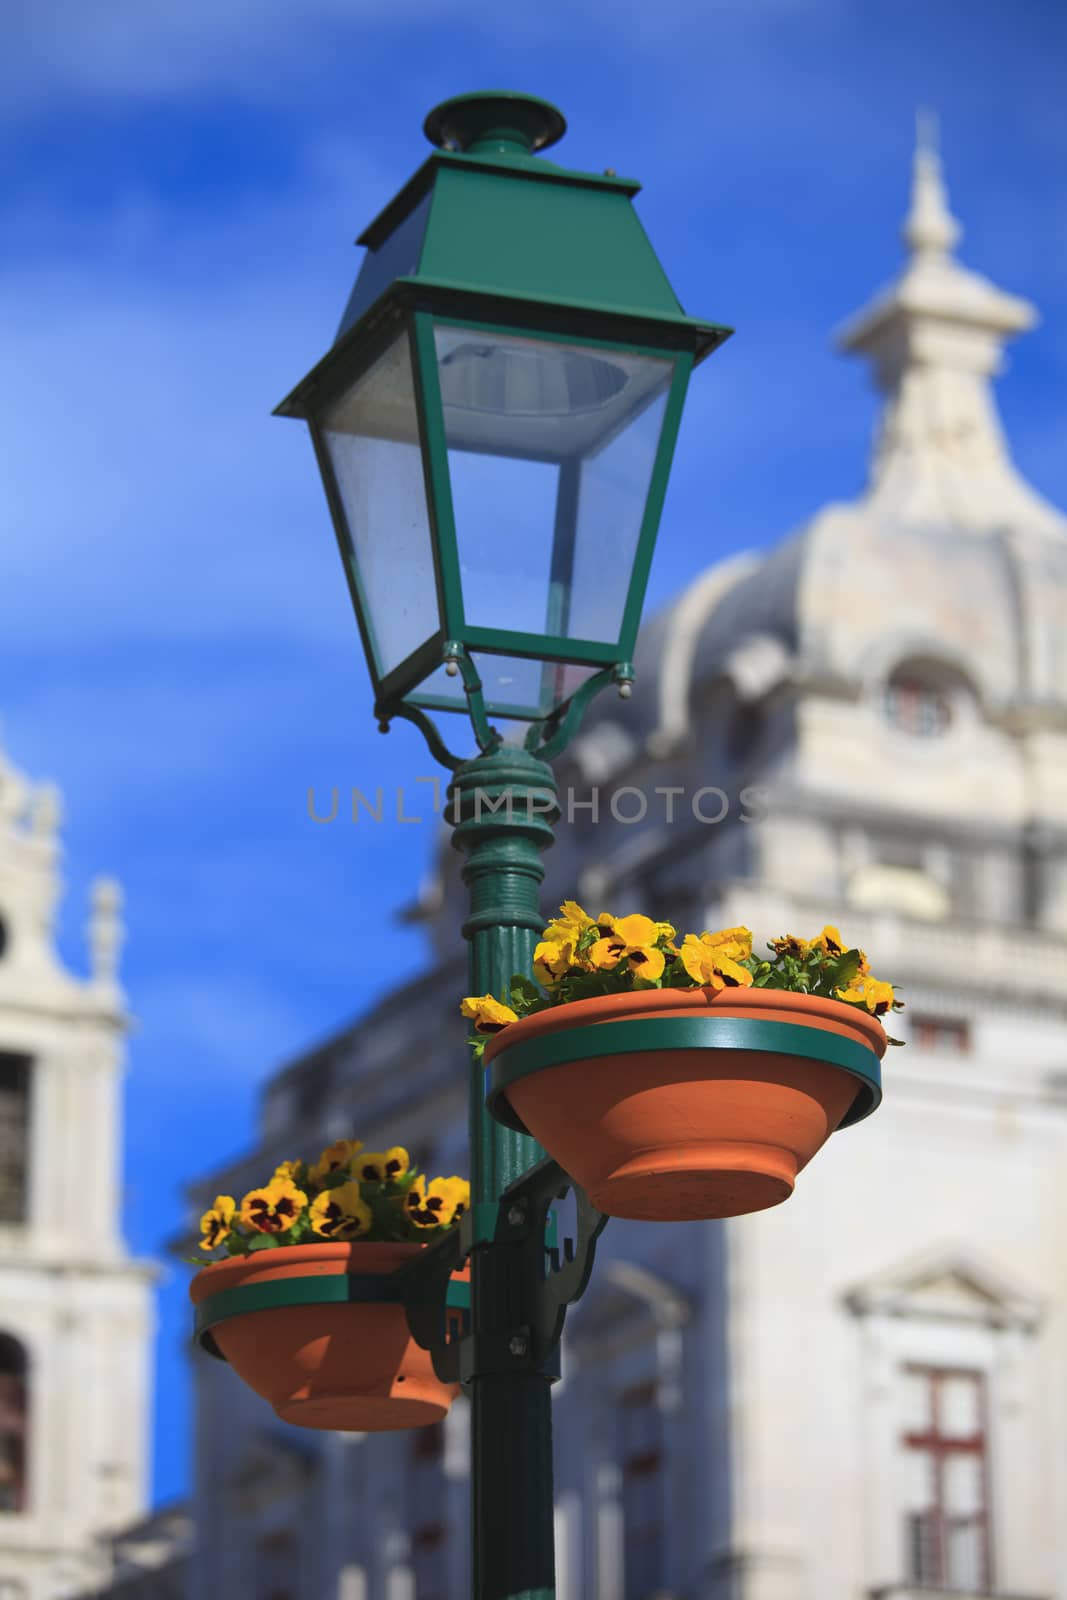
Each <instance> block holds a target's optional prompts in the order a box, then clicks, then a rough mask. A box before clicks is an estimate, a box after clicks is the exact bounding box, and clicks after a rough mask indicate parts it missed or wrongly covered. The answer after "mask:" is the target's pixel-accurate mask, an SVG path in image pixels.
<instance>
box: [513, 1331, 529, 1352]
mask: <svg viewBox="0 0 1067 1600" xmlns="http://www.w3.org/2000/svg"><path fill="white" fill-rule="evenodd" d="M529 1347H530V1341H529V1340H528V1339H527V1337H526V1335H525V1334H524V1333H513V1334H512V1335H511V1338H510V1339H509V1340H508V1350H509V1351H510V1352H511V1354H512V1355H513V1356H524V1355H525V1354H526V1352H527V1350H528V1349H529Z"/></svg>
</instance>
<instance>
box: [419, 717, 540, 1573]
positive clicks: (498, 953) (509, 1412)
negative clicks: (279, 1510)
mask: <svg viewBox="0 0 1067 1600" xmlns="http://www.w3.org/2000/svg"><path fill="white" fill-rule="evenodd" d="M447 814H448V815H449V816H450V817H451V818H453V819H454V823H455V826H454V831H453V843H454V845H455V847H456V848H457V849H458V850H460V851H461V852H462V854H463V855H464V856H465V858H466V859H465V861H464V865H463V878H464V881H465V882H466V884H467V887H468V890H469V893H470V913H469V915H468V917H467V919H466V921H465V922H464V925H463V933H464V936H465V937H466V939H467V940H468V941H469V945H470V985H471V993H472V994H486V993H492V994H494V995H498V996H499V995H505V994H507V992H508V987H509V984H510V980H511V978H512V976H513V974H514V973H516V972H524V973H525V972H529V971H530V970H531V965H532V960H533V950H534V946H535V944H536V943H537V940H538V939H539V937H540V935H541V932H542V929H543V927H544V919H543V917H542V915H541V911H540V908H539V905H538V891H539V889H540V885H541V882H542V879H543V877H544V865H543V863H542V860H541V855H542V852H543V851H544V850H546V849H547V848H548V846H549V845H550V844H551V843H552V839H553V831H552V830H553V825H554V823H555V822H556V821H557V820H558V818H559V805H558V798H557V794H556V784H555V779H554V778H553V775H552V771H551V768H549V767H547V766H546V765H545V764H544V762H541V761H538V760H537V759H536V757H534V756H532V755H530V754H529V753H528V752H526V751H523V750H515V749H511V748H506V749H502V750H498V751H496V752H494V753H493V754H491V755H483V756H480V757H478V758H477V759H476V760H474V761H470V762H466V763H464V764H463V765H462V766H461V767H459V768H457V770H456V772H455V774H454V776H453V780H452V784H451V785H450V788H449V794H448V807H447ZM469 1117H470V1161H471V1169H470V1171H471V1201H472V1206H473V1208H475V1209H477V1208H478V1207H480V1206H487V1205H490V1204H492V1205H496V1204H497V1203H498V1202H499V1199H500V1197H501V1195H502V1194H503V1192H504V1190H505V1189H507V1187H508V1186H509V1184H511V1183H513V1182H515V1181H516V1180H518V1179H520V1178H521V1177H522V1176H523V1175H524V1174H525V1173H526V1172H527V1171H528V1170H529V1169H530V1168H531V1167H532V1166H534V1164H535V1163H536V1162H538V1161H539V1160H540V1159H541V1158H542V1156H543V1152H542V1150H541V1148H540V1146H539V1145H537V1144H536V1143H535V1142H534V1141H533V1140H532V1139H530V1138H528V1137H527V1136H526V1135H525V1134H521V1133H515V1132H513V1131H511V1130H510V1129H507V1128H503V1127H501V1125H500V1124H499V1123H498V1122H496V1121H494V1119H493V1118H492V1117H491V1116H490V1115H489V1113H488V1111H487V1109H486V1105H485V1097H484V1093H483V1086H482V1072H481V1068H480V1066H479V1065H478V1064H477V1063H476V1062H475V1061H474V1060H473V1059H472V1061H471V1068H470V1097H469ZM483 1215H484V1213H483ZM511 1257H512V1252H511V1251H510V1249H509V1248H508V1247H507V1246H504V1245H499V1244H495V1245H489V1244H487V1243H485V1242H482V1243H477V1242H476V1244H475V1247H474V1248H473V1250H472V1252H471V1285H472V1310H471V1318H472V1328H473V1331H474V1334H475V1337H476V1338H477V1339H479V1340H481V1341H483V1342H489V1343H491V1344H496V1345H498V1346H499V1345H502V1346H503V1348H504V1349H505V1350H506V1349H507V1348H508V1347H509V1345H510V1341H511V1340H512V1339H513V1338H519V1339H521V1338H523V1337H525V1335H524V1334H523V1332H522V1330H521V1329H517V1328H516V1327H515V1324H514V1309H513V1297H514V1292H515V1291H514V1286H513V1285H512V1284H511V1283H510V1281H509V1277H510V1274H509V1268H510V1267H511ZM550 1384H551V1378H550V1375H549V1374H547V1373H543V1372H528V1371H526V1372H516V1373H506V1374H504V1373H484V1374H481V1375H479V1374H478V1373H477V1372H474V1373H472V1374H471V1377H470V1381H469V1385H468V1387H469V1392H470V1397H471V1517H472V1542H473V1593H474V1597H475V1600H553V1597H554V1595H555V1555H554V1548H553V1540H554V1535H553V1486H552V1398H551V1387H550Z"/></svg>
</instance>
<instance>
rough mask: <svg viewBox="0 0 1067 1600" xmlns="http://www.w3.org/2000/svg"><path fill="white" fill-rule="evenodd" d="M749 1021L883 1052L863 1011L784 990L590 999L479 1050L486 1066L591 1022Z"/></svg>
mask: <svg viewBox="0 0 1067 1600" xmlns="http://www.w3.org/2000/svg"><path fill="white" fill-rule="evenodd" d="M709 1013H710V1014H718V1015H720V1016H726V1015H730V1014H733V1015H740V1014H742V1013H750V1014H752V1015H753V1016H760V1017H765V1018H766V1019H767V1020H768V1021H769V1020H771V1019H772V1018H773V1017H774V1015H775V1014H776V1013H777V1014H778V1016H779V1017H780V1018H781V1019H782V1020H783V1021H788V1022H795V1023H806V1024H807V1025H808V1026H811V1027H815V1028H820V1027H821V1028H824V1029H828V1030H829V1031H830V1032H833V1033H841V1034H845V1035H846V1036H851V1037H853V1038H856V1037H857V1036H859V1038H860V1039H861V1040H862V1042H863V1043H864V1044H865V1045H867V1046H868V1047H869V1048H870V1049H871V1050H874V1051H875V1052H876V1053H877V1055H878V1057H879V1058H881V1057H882V1056H883V1055H884V1054H885V1051H886V1048H887V1046H888V1040H887V1039H886V1034H885V1029H884V1028H883V1027H882V1024H881V1023H880V1022H879V1021H878V1018H877V1017H875V1016H872V1015H871V1014H870V1012H868V1011H861V1010H860V1009H859V1007H858V1006H850V1005H846V1004H845V1003H844V1001H843V1000H826V999H824V998H823V997H822V996H821V995H810V994H793V993H790V992H789V991H788V990H785V989H742V988H736V989H641V990H638V991H636V992H634V993H631V994H610V995H596V996H595V997H594V998H593V999H591V1000H571V1001H569V1002H568V1003H567V1004H566V1005H561V1006H552V1007H550V1008H549V1010H547V1011H538V1012H536V1013H535V1015H534V1016H532V1017H520V1019H519V1021H518V1022H511V1023H509V1024H508V1026H507V1027H506V1028H501V1030H500V1032H499V1033H496V1034H494V1035H493V1036H492V1038H491V1039H490V1040H489V1043H488V1044H487V1045H486V1049H485V1062H486V1065H488V1063H489V1062H490V1061H492V1060H493V1058H494V1057H495V1056H497V1055H499V1054H500V1052H501V1051H502V1050H506V1049H509V1048H510V1047H511V1046H512V1045H515V1044H520V1043H524V1042H525V1041H526V1040H528V1039H537V1038H541V1037H543V1036H544V1035H546V1034H550V1033H556V1032H558V1031H560V1030H561V1029H563V1028H581V1027H585V1026H586V1025H589V1024H592V1023H597V1022H616V1021H618V1022H621V1021H623V1020H625V1019H626V1018H629V1017H634V1016H661V1017H662V1016H671V1015H674V1016H691V1015H694V1014H697V1015H699V1014H704V1015H708V1014H709Z"/></svg>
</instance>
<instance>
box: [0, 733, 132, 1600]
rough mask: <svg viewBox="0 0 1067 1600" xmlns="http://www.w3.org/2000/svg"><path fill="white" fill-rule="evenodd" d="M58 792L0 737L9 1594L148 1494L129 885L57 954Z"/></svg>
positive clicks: (77, 1590) (64, 1573)
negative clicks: (124, 1174)
mask: <svg viewBox="0 0 1067 1600" xmlns="http://www.w3.org/2000/svg"><path fill="white" fill-rule="evenodd" d="M58 822H59V817H58V796H57V794H56V792H55V790H54V789H52V788H50V787H49V786H35V785H33V784H30V783H29V782H27V780H26V779H25V778H24V777H23V776H22V775H21V774H20V773H18V772H17V771H16V770H15V769H14V767H13V766H11V764H10V763H9V762H8V761H7V759H6V758H5V756H4V754H3V752H2V750H0V1600H68V1597H70V1596H74V1595H78V1594H82V1593H84V1592H85V1590H87V1589H88V1588H90V1587H95V1586H96V1585H97V1583H99V1582H100V1581H101V1579H104V1578H106V1577H107V1576H108V1575H109V1573H110V1570H111V1565H110V1560H109V1557H108V1554H107V1551H106V1549H105V1547H104V1545H103V1544H102V1542H101V1539H102V1536H103V1535H104V1534H106V1533H107V1532H108V1531H109V1530H111V1529H113V1528H116V1527H118V1526H120V1525H121V1524H123V1523H124V1522H128V1521H129V1520H130V1519H131V1518H133V1517H134V1516H137V1515H139V1514H140V1513H141V1512H142V1511H143V1508H144V1506H145V1504H146V1498H147V1489H148V1481H147V1470H148V1467H147V1444H148V1412H149V1349H150V1343H151V1337H152V1322H151V1280H152V1277H153V1276H154V1269H153V1268H151V1267H148V1266H146V1265H145V1264H144V1263H139V1262H134V1261H132V1260H131V1259H130V1257H129V1254H128V1252H127V1251H126V1248H125V1246H124V1244H123V1240H122V1236H121V1231H120V1175H119V1158H120V1138H121V1131H120V1130H121V1115H120V1094H121V1077H122V1068H123V1058H124V1043H123V1040H124V1034H125V1030H126V1023H127V1018H126V1010H125V1002H124V997H123V994H122V990H121V988H120V987H119V983H118V977H117V970H118V956H119V949H120V945H121V939H122V924H121V920H120V910H121V895H120V892H119V888H118V885H117V884H115V883H113V882H112V881H110V880H107V879H99V880H97V882H96V883H95V884H94V886H93V892H92V914H91V918H90V923H89V948H90V956H91V966H90V973H89V976H88V977H87V978H79V977H75V976H74V975H73V974H71V973H69V972H67V971H66V970H65V969H64V967H63V966H62V964H61V962H60V960H59V957H58V955H57V952H56V946H55V939H54V918H55V911H56V903H57V900H58V896H59V888H60V886H59V879H58V862H59V840H58V834H57V828H58Z"/></svg>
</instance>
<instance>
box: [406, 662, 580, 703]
mask: <svg viewBox="0 0 1067 1600" xmlns="http://www.w3.org/2000/svg"><path fill="white" fill-rule="evenodd" d="M471 660H472V661H473V663H474V665H475V667H476V668H477V671H478V677H479V680H480V681H481V685H482V691H483V693H484V695H485V704H486V709H487V710H488V711H489V712H490V713H491V714H492V715H493V716H497V717H503V718H517V719H519V720H522V721H525V720H527V719H529V718H532V717H544V716H547V715H548V713H549V712H550V711H552V710H554V708H555V707H556V706H558V705H559V704H560V703H561V701H563V700H566V699H568V698H569V697H570V696H571V695H572V694H573V693H574V692H575V690H576V689H579V688H581V686H582V684H583V683H584V682H585V681H586V679H587V678H590V677H592V676H593V674H594V673H595V672H597V671H599V670H600V669H599V668H598V667H595V666H592V667H590V666H579V665H576V664H575V663H574V662H570V661H539V660H537V659H535V658H531V657H521V656H498V655H491V654H489V653H488V652H487V651H481V650H472V651H471ZM407 699H408V700H409V701H410V702H411V704H412V705H420V706H425V707H427V708H429V709H430V710H434V711H463V712H466V709H467V694H466V690H465V689H464V686H463V679H462V678H460V677H458V676H457V677H455V678H450V677H449V676H448V674H447V673H446V671H445V669H444V667H438V668H437V670H436V671H435V672H432V673H431V674H430V676H429V677H428V678H426V679H425V681H424V682H422V683H420V684H419V687H418V689H417V690H415V691H414V692H413V693H412V694H409V695H408V696H407Z"/></svg>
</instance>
